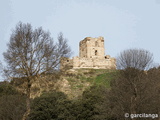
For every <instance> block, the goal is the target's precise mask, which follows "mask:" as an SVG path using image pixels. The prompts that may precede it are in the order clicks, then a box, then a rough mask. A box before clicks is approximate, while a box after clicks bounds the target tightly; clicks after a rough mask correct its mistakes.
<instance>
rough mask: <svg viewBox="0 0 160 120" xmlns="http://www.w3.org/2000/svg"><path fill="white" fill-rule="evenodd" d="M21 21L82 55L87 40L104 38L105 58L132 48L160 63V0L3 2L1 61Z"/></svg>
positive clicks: (0, 0) (18, 0)
mask: <svg viewBox="0 0 160 120" xmlns="http://www.w3.org/2000/svg"><path fill="white" fill-rule="evenodd" d="M19 21H21V22H23V23H30V24H31V25H32V27H33V28H37V27H42V28H43V29H44V30H46V31H50V33H51V36H52V37H53V38H54V40H55V41H56V40H57V35H58V34H59V32H62V33H63V34H64V37H65V38H67V39H68V44H69V45H70V46H71V49H72V51H73V54H72V56H78V55H79V42H80V41H81V40H83V39H84V38H85V37H99V36H103V37H104V40H105V54H106V55H111V56H112V57H117V56H118V54H119V53H120V52H121V51H123V50H125V49H130V48H142V49H146V50H149V51H150V52H151V53H153V55H154V61H155V62H156V63H160V0H0V45H1V48H0V61H1V62H2V63H4V59H3V52H5V51H6V50H7V43H8V42H9V39H10V35H11V33H12V30H14V28H15V26H16V24H17V23H18V22H19Z"/></svg>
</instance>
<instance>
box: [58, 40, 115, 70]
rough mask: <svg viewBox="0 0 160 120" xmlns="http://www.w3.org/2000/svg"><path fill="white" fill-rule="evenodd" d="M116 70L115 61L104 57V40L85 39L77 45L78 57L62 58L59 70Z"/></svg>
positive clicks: (106, 56)
mask: <svg viewBox="0 0 160 120" xmlns="http://www.w3.org/2000/svg"><path fill="white" fill-rule="evenodd" d="M64 67H67V68H69V69H79V68H93V69H116V59H115V58H111V57H110V55H105V49H104V38H103V37H98V38H91V37H86V38H85V39H84V40H82V41H80V43H79V57H78V56H76V57H73V58H72V59H70V58H62V59H61V66H60V69H63V68H64Z"/></svg>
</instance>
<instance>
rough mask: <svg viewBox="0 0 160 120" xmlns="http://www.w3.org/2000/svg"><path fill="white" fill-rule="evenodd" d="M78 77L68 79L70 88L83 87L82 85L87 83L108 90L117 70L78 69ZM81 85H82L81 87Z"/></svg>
mask: <svg viewBox="0 0 160 120" xmlns="http://www.w3.org/2000/svg"><path fill="white" fill-rule="evenodd" d="M78 73H79V74H78V77H77V76H73V77H69V79H68V81H69V82H70V84H71V86H78V87H76V88H81V87H83V83H86V82H89V83H90V84H91V85H93V84H94V85H104V86H106V87H107V88H110V82H111V80H113V79H114V78H115V77H116V74H117V70H106V69H79V70H78ZM81 84H82V85H81Z"/></svg>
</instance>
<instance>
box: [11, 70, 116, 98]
mask: <svg viewBox="0 0 160 120" xmlns="http://www.w3.org/2000/svg"><path fill="white" fill-rule="evenodd" d="M117 73H118V71H117V70H106V69H77V70H73V69H71V70H68V71H66V72H65V73H63V74H62V72H59V73H52V74H46V75H41V76H38V77H34V79H32V86H31V98H35V97H38V96H40V95H41V94H42V93H43V92H48V91H53V90H56V91H60V92H63V93H65V94H66V95H67V96H68V98H70V99H76V98H78V97H81V95H82V93H83V91H84V90H86V89H87V88H90V87H91V86H93V85H96V86H99V85H103V86H105V87H106V88H110V81H111V80H112V79H114V78H115V77H116V74H117ZM11 84H12V85H14V86H15V87H16V88H17V89H18V90H19V91H21V92H23V93H25V89H24V88H25V86H26V83H25V78H15V79H14V80H13V81H11Z"/></svg>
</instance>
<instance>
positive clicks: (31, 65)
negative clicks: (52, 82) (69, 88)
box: [3, 22, 71, 119]
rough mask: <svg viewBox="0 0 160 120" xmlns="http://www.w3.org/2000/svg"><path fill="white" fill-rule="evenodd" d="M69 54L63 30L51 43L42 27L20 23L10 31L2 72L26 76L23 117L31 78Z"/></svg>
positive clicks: (28, 99)
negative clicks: (55, 40)
mask: <svg viewBox="0 0 160 120" xmlns="http://www.w3.org/2000/svg"><path fill="white" fill-rule="evenodd" d="M70 53H71V50H70V47H69V46H68V44H67V40H66V39H64V37H63V34H62V33H60V34H59V36H58V42H57V43H54V42H53V39H52V38H51V36H50V33H49V32H46V31H44V30H43V29H42V28H41V27H40V28H37V29H35V30H33V29H32V26H31V24H23V23H21V22H19V23H18V24H17V26H16V28H15V30H13V31H12V34H11V37H10V41H9V43H8V49H7V51H6V52H4V54H3V55H4V59H5V61H6V63H7V69H6V70H5V73H6V74H7V75H9V76H10V77H26V78H27V88H26V91H27V92H26V93H27V100H26V104H27V111H26V113H25V115H24V116H23V119H26V117H27V116H28V114H29V112H30V88H31V84H32V83H31V79H33V77H34V76H37V75H39V74H42V73H47V72H52V71H53V70H54V69H57V67H58V65H59V62H60V58H61V57H66V56H69V55H70Z"/></svg>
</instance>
